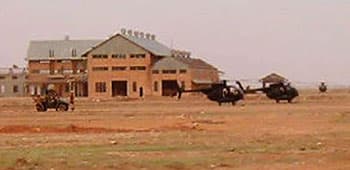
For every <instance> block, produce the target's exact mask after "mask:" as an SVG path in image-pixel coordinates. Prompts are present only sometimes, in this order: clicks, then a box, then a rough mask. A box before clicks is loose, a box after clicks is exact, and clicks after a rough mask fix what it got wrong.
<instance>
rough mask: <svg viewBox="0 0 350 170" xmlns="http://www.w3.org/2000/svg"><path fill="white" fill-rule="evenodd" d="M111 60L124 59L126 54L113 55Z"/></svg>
mask: <svg viewBox="0 0 350 170" xmlns="http://www.w3.org/2000/svg"><path fill="white" fill-rule="evenodd" d="M112 58H118V59H125V58H126V54H113V55H112Z"/></svg>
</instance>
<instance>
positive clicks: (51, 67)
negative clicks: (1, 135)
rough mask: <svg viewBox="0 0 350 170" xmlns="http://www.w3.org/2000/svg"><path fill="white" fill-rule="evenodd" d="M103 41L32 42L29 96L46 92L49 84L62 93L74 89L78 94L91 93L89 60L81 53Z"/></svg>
mask: <svg viewBox="0 0 350 170" xmlns="http://www.w3.org/2000/svg"><path fill="white" fill-rule="evenodd" d="M99 42H101V40H69V38H68V37H66V38H65V40H50V41H31V42H30V44H29V49H28V54H27V58H26V60H27V62H28V66H27V67H28V78H27V81H26V83H27V86H28V88H29V90H28V92H29V94H30V95H35V94H44V93H45V90H46V89H47V87H48V86H49V85H51V86H53V87H54V88H55V90H56V91H57V92H58V94H59V95H61V96H67V95H68V94H69V92H70V91H71V90H74V91H75V95H76V96H87V95H88V90H87V89H88V84H87V70H86V60H85V58H82V57H81V54H82V53H83V52H84V51H86V50H87V49H89V48H91V47H92V46H94V45H95V44H97V43H99Z"/></svg>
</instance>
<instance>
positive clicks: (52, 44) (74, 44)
mask: <svg viewBox="0 0 350 170" xmlns="http://www.w3.org/2000/svg"><path fill="white" fill-rule="evenodd" d="M101 41H102V40H46V41H30V43H29V48H28V53H27V58H26V59H27V60H46V59H47V60H50V59H81V54H82V53H83V52H84V51H86V50H87V49H89V48H91V47H93V46H94V45H95V44H98V43H99V42H101ZM73 49H75V50H76V54H77V56H76V57H73V56H72V50H73ZM50 50H53V52H54V57H49V53H50V52H49V51H50Z"/></svg>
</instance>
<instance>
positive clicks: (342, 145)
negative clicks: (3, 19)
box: [0, 90, 350, 170]
mask: <svg viewBox="0 0 350 170" xmlns="http://www.w3.org/2000/svg"><path fill="white" fill-rule="evenodd" d="M76 103H77V105H76V110H75V111H74V112H71V111H70V112H56V111H53V110H52V111H49V112H46V113H38V112H36V111H35V109H34V105H33V102H32V100H31V99H30V98H0V169H31V168H32V169H51V168H52V169H315V170H316V169H317V170H320V169H321V170H322V169H325V170H326V169H327V170H328V169H344V170H345V169H350V93H349V92H348V91H347V90H337V91H331V92H329V93H327V94H319V93H318V92H316V91H302V92H301V96H300V97H299V98H298V99H297V100H296V101H295V103H293V104H287V103H281V104H276V103H274V101H271V100H268V99H266V98H265V97H264V96H261V95H250V96H247V97H246V99H245V101H243V102H240V103H238V104H237V105H236V106H231V105H228V104H227V105H223V106H221V107H220V106H218V105H217V104H216V103H213V102H210V101H208V100H206V99H205V98H204V97H198V96H197V97H184V98H183V100H181V101H177V100H176V99H172V98H152V99H149V98H148V99H147V98H146V99H145V100H134V101H120V100H117V99H116V100H106V101H100V102H94V101H91V100H88V99H82V98H79V99H77V101H76Z"/></svg>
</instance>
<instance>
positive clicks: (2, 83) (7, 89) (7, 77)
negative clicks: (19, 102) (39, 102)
mask: <svg viewBox="0 0 350 170" xmlns="http://www.w3.org/2000/svg"><path fill="white" fill-rule="evenodd" d="M25 76H26V75H25V73H22V74H12V73H10V74H4V75H0V97H22V96H24V95H25ZM16 77H17V78H16ZM14 86H17V90H18V91H17V92H14Z"/></svg>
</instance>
